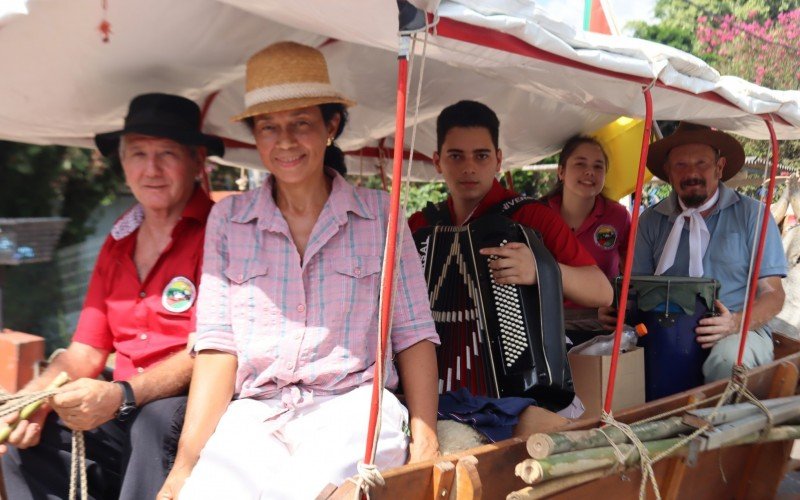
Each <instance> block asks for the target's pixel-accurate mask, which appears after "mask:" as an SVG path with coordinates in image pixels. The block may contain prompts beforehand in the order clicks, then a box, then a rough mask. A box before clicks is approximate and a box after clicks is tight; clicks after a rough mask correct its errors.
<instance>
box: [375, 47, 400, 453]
mask: <svg viewBox="0 0 800 500" xmlns="http://www.w3.org/2000/svg"><path fill="white" fill-rule="evenodd" d="M410 47H411V36H410V35H401V36H400V48H399V51H398V54H397V108H396V112H395V134H394V155H393V156H394V163H393V167H392V191H391V193H390V200H391V203H390V210H389V224H388V228H387V230H386V251H385V257H384V260H383V269H382V270H381V274H382V276H383V279H382V281H381V295H380V297H381V303H380V340H379V342H380V349H378V356H377V357H376V359H375V377H374V378H373V381H372V404H371V406H370V415H369V428H368V430H367V446H366V451H365V453H364V463H366V464H371V463H372V462H373V460H374V457H375V451H376V447H377V434H378V418H379V415H378V413H379V410H380V397H381V395H382V393H383V376H384V374H385V371H386V367H385V362H386V354H385V352H386V348H387V345H386V343H387V342H386V340H387V337H388V334H389V328H391V320H392V295H393V292H394V271H395V261H396V254H397V228H398V225H399V220H400V216H401V214H400V191H401V185H402V184H401V183H402V177H403V142H404V139H405V137H404V135H405V128H406V125H405V124H406V99H407V95H408V59H409V49H410Z"/></svg>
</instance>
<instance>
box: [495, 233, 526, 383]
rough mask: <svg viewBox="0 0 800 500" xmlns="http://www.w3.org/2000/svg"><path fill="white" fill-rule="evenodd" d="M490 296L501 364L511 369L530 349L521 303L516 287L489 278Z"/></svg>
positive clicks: (503, 244)
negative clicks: (495, 318) (496, 324)
mask: <svg viewBox="0 0 800 500" xmlns="http://www.w3.org/2000/svg"><path fill="white" fill-rule="evenodd" d="M506 243H508V240H503V241H502V242H501V243H500V246H501V247H502V246H505V244H506ZM497 258H498V257H497V256H496V255H492V256H490V257H489V262H491V261H494V260H497ZM491 284H492V295H493V299H494V303H495V307H496V308H497V321H498V323H499V327H500V328H499V330H500V331H499V332H498V333H499V338H500V350H501V353H502V356H503V364H505V366H506V368H512V367H513V366H514V364H515V363H516V362H517V360H518V359H519V358H520V356H522V354H523V353H524V352H526V351H527V350H528V349H530V345H529V344H528V332H527V331H526V330H525V323H524V321H523V318H522V312H521V311H522V303H521V301H520V297H519V294H518V293H517V287H516V286H514V285H501V284H499V283H497V282H496V281H495V280H494V277H492V278H491Z"/></svg>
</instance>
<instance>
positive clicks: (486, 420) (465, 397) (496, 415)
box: [439, 387, 536, 443]
mask: <svg viewBox="0 0 800 500" xmlns="http://www.w3.org/2000/svg"><path fill="white" fill-rule="evenodd" d="M535 404H536V401H535V400H533V399H530V398H488V397H485V396H473V395H472V394H471V393H470V392H469V390H467V389H466V388H464V387H462V388H460V389H459V390H457V391H450V392H446V393H444V394H441V395H439V418H440V419H442V420H455V421H457V422H462V423H464V424H467V425H470V426H472V427H473V428H474V429H475V430H476V431H478V432H480V433H481V434H483V435H484V436H486V438H487V439H489V441H491V442H493V443H494V442H496V441H502V440H504V439H509V438H511V435H512V433H513V432H514V426H515V425H517V422H519V415H520V414H521V413H522V412H523V411H525V408H527V407H529V406H531V405H535Z"/></svg>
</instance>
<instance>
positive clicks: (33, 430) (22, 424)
mask: <svg viewBox="0 0 800 500" xmlns="http://www.w3.org/2000/svg"><path fill="white" fill-rule="evenodd" d="M50 411H51V410H50V407H49V406H47V405H46V404H44V405H42V406H41V407H40V408H39V409H38V410H37V411H36V412H35V413H34V414H33V415H31V416H30V418H28V419H27V420H20V421H19V423H18V424H17V426H16V428H15V429H14V430H13V431H11V434H10V435H9V436H8V441H6V443H5V444H0V456H3V455H5V453H6V452H7V451H8V446H15V447H17V448H19V449H25V448H30V447H32V446H36V445H37V444H39V439H41V437H42V427H43V426H44V420H45V419H46V418H47V415H48V414H49V413H50ZM18 418H19V412H14V413H12V414H10V415H6V416H5V417H3V418H1V419H0V428H5V427H6V426H8V425H12V424H13V423H14V422H16V421H17V419H18Z"/></svg>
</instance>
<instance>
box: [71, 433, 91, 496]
mask: <svg viewBox="0 0 800 500" xmlns="http://www.w3.org/2000/svg"><path fill="white" fill-rule="evenodd" d="M78 488H80V498H81V500H89V486H88V482H87V480H86V446H85V443H84V441H83V432H81V431H72V464H71V466H70V474H69V500H76V498H77V495H78Z"/></svg>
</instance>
